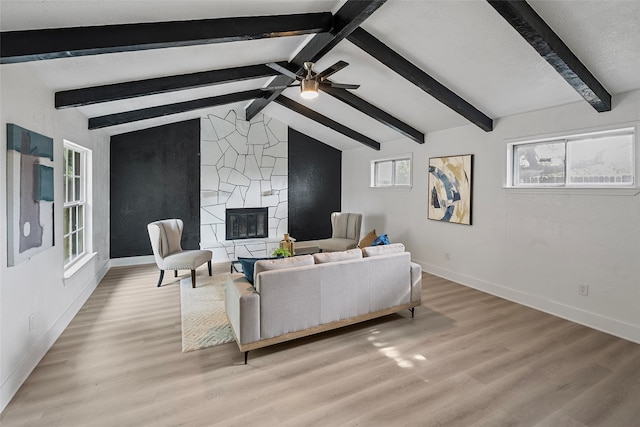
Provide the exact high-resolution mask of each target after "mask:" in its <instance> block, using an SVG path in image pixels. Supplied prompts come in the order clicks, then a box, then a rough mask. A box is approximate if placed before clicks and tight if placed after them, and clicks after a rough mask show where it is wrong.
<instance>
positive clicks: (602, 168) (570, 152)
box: [567, 134, 634, 187]
mask: <svg viewBox="0 0 640 427" xmlns="http://www.w3.org/2000/svg"><path fill="white" fill-rule="evenodd" d="M633 164H634V163H633V135H632V134H626V135H612V136H605V137H601V138H590V139H582V140H580V141H570V142H569V143H568V144H567V180H568V183H569V184H572V185H584V186H588V187H607V186H612V185H613V186H620V185H633V181H634V179H633V175H634V174H633Z"/></svg>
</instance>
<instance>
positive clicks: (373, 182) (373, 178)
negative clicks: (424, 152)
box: [369, 153, 413, 189]
mask: <svg viewBox="0 0 640 427" xmlns="http://www.w3.org/2000/svg"><path fill="white" fill-rule="evenodd" d="M407 160H408V161H409V183H408V184H397V183H396V168H395V163H396V162H399V161H407ZM387 162H391V183H390V184H388V185H381V184H378V166H379V165H380V164H382V163H387ZM412 187H413V155H412V154H411V153H408V154H399V155H394V156H388V157H381V158H376V159H373V160H371V168H370V179H369V188H376V189H411V188H412Z"/></svg>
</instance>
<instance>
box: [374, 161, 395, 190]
mask: <svg viewBox="0 0 640 427" xmlns="http://www.w3.org/2000/svg"><path fill="white" fill-rule="evenodd" d="M392 184H393V162H391V161H388V162H378V163H376V186H385V185H392Z"/></svg>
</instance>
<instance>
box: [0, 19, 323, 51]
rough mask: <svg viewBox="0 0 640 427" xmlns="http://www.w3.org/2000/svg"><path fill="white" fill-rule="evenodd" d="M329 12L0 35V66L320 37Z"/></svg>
mask: <svg viewBox="0 0 640 427" xmlns="http://www.w3.org/2000/svg"><path fill="white" fill-rule="evenodd" d="M332 26H333V16H332V14H331V13H330V12H321V13H303V14H293V15H273V16H245V17H234V18H220V19H203V20H191V21H169V22H149V23H138V24H119V25H102V26H89V27H69V28H49V29H42V30H22V31H3V32H1V33H0V39H2V43H1V44H0V64H10V63H17V62H27V61H37V60H43V59H54V58H68V57H75V56H85V55H99V54H104V53H114V52H131V51H137V50H146V49H160V48H168V47H177V46H193V45H200V44H211V43H222V42H233V41H241V40H255V39H263V38H273V37H283V36H297V35H303V34H315V33H323V32H328V31H330V30H331V28H332Z"/></svg>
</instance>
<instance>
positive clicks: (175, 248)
mask: <svg viewBox="0 0 640 427" xmlns="http://www.w3.org/2000/svg"><path fill="white" fill-rule="evenodd" d="M183 228H184V223H183V222H182V220H181V219H165V220H162V221H155V222H152V223H150V224H148V225H147V230H148V231H149V240H151V248H152V249H153V256H154V258H155V260H156V264H158V268H159V269H160V278H159V279H158V287H160V285H161V284H162V278H163V277H164V271H165V270H174V271H175V276H176V277H177V276H178V270H191V286H192V287H193V288H195V287H196V268H198V267H200V266H201V265H202V264H204V263H205V262H206V263H207V266H208V268H209V276H211V257H212V256H211V251H209V250H206V249H188V250H183V249H182V246H181V244H180V240H181V238H182V229H183Z"/></svg>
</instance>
